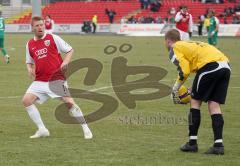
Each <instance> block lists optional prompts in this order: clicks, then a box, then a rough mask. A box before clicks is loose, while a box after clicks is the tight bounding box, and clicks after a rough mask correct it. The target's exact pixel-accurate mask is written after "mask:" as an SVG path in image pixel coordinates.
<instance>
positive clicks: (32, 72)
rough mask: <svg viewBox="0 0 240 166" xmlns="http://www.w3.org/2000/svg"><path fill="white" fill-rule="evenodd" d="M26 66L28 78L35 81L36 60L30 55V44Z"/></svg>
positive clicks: (27, 49) (27, 50)
mask: <svg viewBox="0 0 240 166" xmlns="http://www.w3.org/2000/svg"><path fill="white" fill-rule="evenodd" d="M26 65H27V71H28V76H29V77H30V79H34V78H35V66H34V60H33V58H32V57H31V56H30V53H29V48H28V43H27V45H26Z"/></svg>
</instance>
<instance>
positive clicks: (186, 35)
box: [177, 29, 190, 40]
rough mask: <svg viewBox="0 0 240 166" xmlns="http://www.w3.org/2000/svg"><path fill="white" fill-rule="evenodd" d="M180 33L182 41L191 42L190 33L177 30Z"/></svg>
mask: <svg viewBox="0 0 240 166" xmlns="http://www.w3.org/2000/svg"><path fill="white" fill-rule="evenodd" d="M177 30H178V31H179V33H180V36H181V40H190V38H189V33H188V32H184V31H181V30H179V29H177Z"/></svg>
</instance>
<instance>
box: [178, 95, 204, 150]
mask: <svg viewBox="0 0 240 166" xmlns="http://www.w3.org/2000/svg"><path fill="white" fill-rule="evenodd" d="M201 104H202V101H200V100H195V99H191V108H190V112H189V115H188V131H189V141H188V142H187V143H186V144H185V145H183V146H182V147H181V148H180V150H181V151H183V152H197V151H198V145H197V135H198V129H199V126H200V122H201V113H200V107H201Z"/></svg>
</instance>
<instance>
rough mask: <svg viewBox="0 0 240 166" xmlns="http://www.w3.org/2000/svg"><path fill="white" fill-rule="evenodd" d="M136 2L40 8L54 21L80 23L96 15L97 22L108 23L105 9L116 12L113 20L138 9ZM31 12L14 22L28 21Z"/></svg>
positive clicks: (90, 3) (66, 4)
mask: <svg viewBox="0 0 240 166" xmlns="http://www.w3.org/2000/svg"><path fill="white" fill-rule="evenodd" d="M139 6H140V5H139V3H138V2H132V1H127V2H106V1H104V2H57V3H54V4H51V5H49V6H46V7H45V8H43V9H42V13H43V15H46V14H50V15H51V16H52V18H53V19H54V21H55V23H82V22H83V21H87V20H91V18H92V16H93V15H95V14H96V15H98V22H100V23H108V22H109V20H108V16H107V15H106V14H105V9H113V10H114V11H115V12H116V13H117V14H116V16H115V20H120V19H121V18H122V17H123V16H126V15H128V14H129V13H131V12H134V11H135V10H138V9H139ZM30 18H31V14H29V15H27V16H25V17H23V18H21V19H19V20H16V21H15V22H14V23H28V22H29V21H30Z"/></svg>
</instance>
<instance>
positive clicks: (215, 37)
mask: <svg viewBox="0 0 240 166" xmlns="http://www.w3.org/2000/svg"><path fill="white" fill-rule="evenodd" d="M217 42H218V33H217V32H216V33H215V34H214V36H213V37H212V43H213V45H214V46H217Z"/></svg>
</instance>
